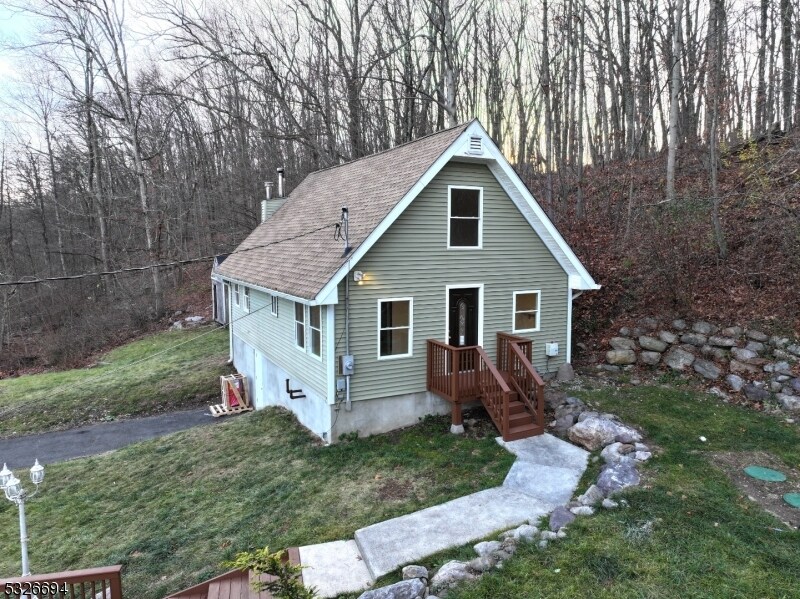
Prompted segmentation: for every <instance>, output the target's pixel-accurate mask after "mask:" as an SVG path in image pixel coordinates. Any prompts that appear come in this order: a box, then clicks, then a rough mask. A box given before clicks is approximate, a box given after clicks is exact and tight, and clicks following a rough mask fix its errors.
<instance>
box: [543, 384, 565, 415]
mask: <svg viewBox="0 0 800 599" xmlns="http://www.w3.org/2000/svg"><path fill="white" fill-rule="evenodd" d="M566 400H567V394H566V393H564V392H563V391H558V390H557V389H551V388H550V387H546V388H545V390H544V402H545V403H546V404H547V407H548V408H550V409H551V410H555V409H556V408H557V407H558V406H560V405H561V404H562V403H564V402H565V401H566Z"/></svg>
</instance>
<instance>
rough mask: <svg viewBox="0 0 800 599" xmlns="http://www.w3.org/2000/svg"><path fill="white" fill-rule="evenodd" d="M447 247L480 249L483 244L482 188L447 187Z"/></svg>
mask: <svg viewBox="0 0 800 599" xmlns="http://www.w3.org/2000/svg"><path fill="white" fill-rule="evenodd" d="M448 190H449V196H448V199H447V211H448V217H449V223H448V228H447V247H448V249H480V248H481V247H482V244H483V239H482V237H483V188H482V187H453V186H450V187H449V188H448Z"/></svg>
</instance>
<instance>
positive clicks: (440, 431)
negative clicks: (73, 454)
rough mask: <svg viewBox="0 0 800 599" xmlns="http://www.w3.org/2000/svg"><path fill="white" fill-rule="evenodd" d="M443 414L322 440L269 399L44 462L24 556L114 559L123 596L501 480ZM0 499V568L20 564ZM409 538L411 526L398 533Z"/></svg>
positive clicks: (496, 462) (480, 445)
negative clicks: (172, 430) (89, 454)
mask: <svg viewBox="0 0 800 599" xmlns="http://www.w3.org/2000/svg"><path fill="white" fill-rule="evenodd" d="M448 426H449V418H447V417H444V418H429V419H426V420H425V421H423V422H422V423H420V424H419V425H417V426H415V427H412V428H409V429H406V430H403V431H398V432H395V433H391V434H387V435H380V436H375V437H370V438H367V439H358V440H356V441H352V442H347V443H342V444H339V445H335V446H332V447H324V446H321V445H320V444H319V443H318V442H317V441H316V440H315V439H314V438H312V437H311V436H309V435H308V434H307V432H306V431H305V430H304V429H302V428H301V427H300V426H298V425H297V423H296V421H295V420H294V419H293V418H292V417H290V416H289V415H288V414H286V413H285V412H282V411H279V410H276V409H269V410H263V411H260V412H256V413H251V414H247V415H244V416H238V417H235V418H233V419H231V420H230V421H229V422H225V423H223V424H220V425H219V426H213V427H202V428H197V429H194V430H190V431H185V432H182V433H177V434H175V435H171V436H168V437H164V438H161V439H158V440H153V441H148V442H145V443H140V444H138V445H133V446H130V447H127V448H125V449H122V450H119V451H116V452H114V453H112V454H108V455H105V456H100V457H95V458H87V459H81V460H76V461H73V462H68V463H63V464H54V465H52V466H48V468H47V478H46V480H45V484H44V485H43V488H42V490H41V495H40V496H38V497H36V498H35V499H33V500H31V501H30V503H29V504H28V523H29V534H30V537H31V541H30V547H31V566H32V570H33V571H34V572H53V571H61V570H67V569H76V568H88V567H92V566H100V565H110V564H116V563H119V564H123V565H124V566H125V569H124V571H123V587H124V591H125V596H126V597H131V598H134V599H160V598H162V597H164V596H165V595H166V594H168V593H170V592H173V591H176V590H178V589H180V588H183V587H186V586H190V585H192V584H195V583H197V582H200V581H202V580H205V579H207V578H209V577H211V576H213V575H215V574H218V573H220V572H221V571H222V568H221V567H220V562H222V561H223V560H226V559H230V558H232V557H233V556H234V554H235V553H236V552H238V551H244V550H247V549H254V548H260V547H263V546H264V545H267V544H268V545H269V546H270V547H273V548H276V549H277V548H283V547H288V546H293V545H303V544H310V543H318V542H324V541H332V540H336V539H348V538H352V535H353V533H354V532H355V530H356V529H358V528H361V527H363V526H366V525H368V524H372V523H375V522H379V521H381V520H385V519H387V518H392V517H395V516H399V515H403V514H407V513H409V512H413V511H415V510H418V509H421V508H424V507H428V506H431V505H435V504H437V503H440V502H443V501H447V500H450V499H454V498H456V497H460V496H462V495H466V494H468V493H472V492H475V491H477V490H480V489H484V488H488V487H492V486H495V485H498V484H500V483H502V481H503V478H504V477H505V475H506V473H507V472H508V469H509V468H510V466H511V463H512V461H513V457H512V456H511V455H510V454H509V453H507V452H506V451H505V450H503V449H502V448H501V447H500V446H499V445H498V444H497V443H496V442H495V440H494V434H491V435H488V436H487V437H486V438H483V439H475V438H469V437H467V436H456V435H451V434H449V433H448V432H447V430H448ZM16 522H17V521H16V509H15V508H14V506H13V505H11V504H10V503H9V502H7V501H3V502H2V503H0V523H2V525H1V526H0V547H3V551H2V552H0V576H11V575H16V574H17V572H18V570H19V555H18V554H19V544H18V531H17V525H16ZM409 532H410V534H411V533H413V531H409Z"/></svg>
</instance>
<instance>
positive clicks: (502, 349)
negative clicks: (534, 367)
mask: <svg viewBox="0 0 800 599" xmlns="http://www.w3.org/2000/svg"><path fill="white" fill-rule="evenodd" d="M512 343H514V344H516V345H517V347H519V348H520V349H521V350H522V353H523V354H525V357H526V358H528V362H531V361H532V357H533V341H531V340H530V339H525V337H518V336H517V335H512V334H510V333H497V370H499V371H500V372H508V369H509V364H510V363H509V358H510V355H509V346H510V344H512Z"/></svg>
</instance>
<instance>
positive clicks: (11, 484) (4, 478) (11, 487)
mask: <svg viewBox="0 0 800 599" xmlns="http://www.w3.org/2000/svg"><path fill="white" fill-rule="evenodd" d="M43 480H44V466H42V465H41V464H40V463H39V460H36V461H35V462H34V464H33V467H32V468H31V482H32V483H33V484H34V485H35V486H36V488H35V489H34V491H33V493H28V492H27V491H26V490H25V489H24V488H23V486H22V482H20V480H19V479H18V478H17V477H16V476H14V473H13V472H12V471H11V470H9V469H8V466H7V465H6V464H3V469H2V470H0V487H2V489H3V493H5V496H6V499H8V500H9V501H10V502H11V503H16V504H17V507H18V508H19V544H20V549H21V550H22V575H23V576H30V575H31V571H30V566H29V563H28V525H27V522H26V519H25V502H26V501H27V500H28V499H31V498H32V497H33V496H34V495H36V493H37V492H38V491H39V485H41V484H42V481H43Z"/></svg>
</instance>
